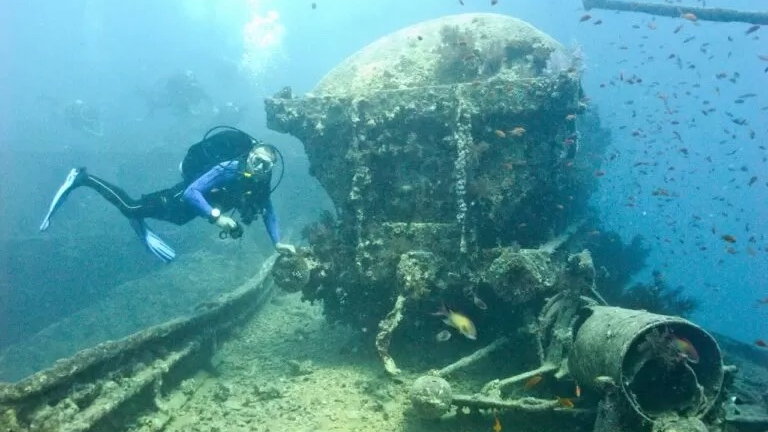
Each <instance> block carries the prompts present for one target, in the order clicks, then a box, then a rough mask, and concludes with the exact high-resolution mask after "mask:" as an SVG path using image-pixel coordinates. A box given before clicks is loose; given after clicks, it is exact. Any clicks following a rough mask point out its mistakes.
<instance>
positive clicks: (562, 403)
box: [557, 396, 576, 409]
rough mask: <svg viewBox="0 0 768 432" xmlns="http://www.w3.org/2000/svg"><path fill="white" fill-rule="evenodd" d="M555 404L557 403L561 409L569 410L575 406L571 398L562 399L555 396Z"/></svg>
mask: <svg viewBox="0 0 768 432" xmlns="http://www.w3.org/2000/svg"><path fill="white" fill-rule="evenodd" d="M557 403H559V404H560V406H561V407H563V408H569V409H570V408H573V407H575V406H576V405H575V404H574V403H573V401H572V400H571V398H564V397H560V396H557Z"/></svg>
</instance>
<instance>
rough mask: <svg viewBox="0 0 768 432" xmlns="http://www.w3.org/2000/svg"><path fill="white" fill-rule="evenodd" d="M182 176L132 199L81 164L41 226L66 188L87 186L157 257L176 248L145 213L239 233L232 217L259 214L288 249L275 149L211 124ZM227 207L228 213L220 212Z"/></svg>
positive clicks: (167, 256) (169, 255)
mask: <svg viewBox="0 0 768 432" xmlns="http://www.w3.org/2000/svg"><path fill="white" fill-rule="evenodd" d="M278 156H279V159H280V161H281V162H282V169H281V172H280V179H279V180H278V181H277V184H276V185H275V187H272V186H271V183H272V168H273V167H274V166H275V164H276V163H277V162H278ZM180 168H181V172H182V176H183V178H184V180H183V181H182V182H180V183H178V184H177V185H175V186H173V187H170V188H168V189H162V190H160V191H157V192H153V193H150V194H147V195H142V197H141V198H140V199H138V200H137V199H133V198H131V197H129V196H128V194H126V193H125V191H123V190H122V189H120V188H119V187H117V186H114V185H112V184H110V183H108V182H106V181H104V180H102V179H101V178H99V177H96V176H94V175H92V174H89V173H88V172H87V171H86V169H85V168H73V169H72V170H71V171H70V172H69V174H68V175H67V178H66V180H65V181H64V183H63V184H62V185H61V187H59V190H58V191H57V192H56V195H54V197H53V201H52V202H51V205H50V207H49V208H48V213H47V214H46V215H45V218H43V223H42V224H41V225H40V231H45V230H47V229H48V227H49V226H50V223H51V217H52V216H53V215H54V213H55V212H56V211H57V210H58V209H59V208H60V206H61V205H62V203H63V202H64V200H65V199H66V198H67V196H69V194H70V192H72V191H73V190H74V189H76V188H78V187H80V186H87V187H89V188H91V189H93V190H95V191H96V192H98V193H99V194H100V195H101V196H102V197H104V198H105V199H106V200H107V201H109V202H110V203H112V205H114V206H115V207H117V208H118V210H120V212H121V213H122V214H123V215H124V216H125V217H127V218H128V220H129V221H130V223H131V226H132V227H133V229H134V230H135V231H136V234H138V236H139V238H140V239H141V241H142V243H144V245H145V246H146V247H147V248H148V249H149V250H150V252H152V253H153V254H155V255H156V256H157V257H158V258H160V259H161V260H163V261H165V262H170V261H171V260H173V259H174V258H175V256H176V252H175V251H174V250H173V248H171V247H170V246H168V245H167V244H166V243H165V242H164V241H162V240H161V239H160V237H158V236H157V235H156V234H155V233H154V232H152V230H150V229H149V227H148V226H147V224H146V223H145V222H144V219H147V218H152V219H159V220H164V221H167V222H171V223H173V224H176V225H183V224H186V223H187V222H189V221H191V220H192V219H194V218H195V217H196V216H200V217H203V218H205V219H207V220H208V221H209V222H210V223H212V224H215V225H216V226H217V227H219V228H220V229H221V232H220V233H219V237H220V238H222V239H224V238H227V237H229V238H233V239H237V238H240V237H241V236H242V234H243V227H242V225H241V224H240V223H239V222H237V221H236V220H235V219H233V218H232V216H234V212H235V211H237V212H239V214H240V222H242V223H243V224H245V225H250V224H251V222H253V220H254V219H255V218H256V217H257V216H258V215H259V214H261V216H262V219H263V221H264V226H265V227H266V229H267V233H268V234H269V238H270V240H271V241H272V244H273V246H274V247H275V250H276V251H277V252H279V253H281V254H293V253H295V252H296V250H295V248H294V246H292V245H290V244H286V243H281V242H280V230H279V227H278V223H277V217H276V215H275V211H274V208H273V206H272V200H271V199H270V195H271V193H272V192H273V191H274V190H275V188H277V186H278V185H279V184H280V180H282V176H283V173H284V171H285V162H284V160H283V157H282V154H280V151H279V150H278V149H277V148H276V147H274V146H272V145H269V144H266V143H264V142H262V141H259V140H257V139H255V138H253V137H251V136H250V135H248V134H247V133H245V132H243V131H241V130H240V129H236V128H233V127H229V126H217V127H214V128H212V129H210V130H209V131H208V132H207V133H206V134H205V136H204V137H203V140H202V141H200V142H198V143H196V144H193V145H192V146H191V147H190V148H189V150H188V151H187V155H186V156H185V158H184V160H183V161H182V162H181V165H180ZM230 210H232V213H231V214H230V215H229V216H228V215H226V214H224V212H228V211H230Z"/></svg>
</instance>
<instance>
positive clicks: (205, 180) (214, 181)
mask: <svg viewBox="0 0 768 432" xmlns="http://www.w3.org/2000/svg"><path fill="white" fill-rule="evenodd" d="M237 165H238V164H237V161H230V162H222V163H220V164H218V165H216V166H214V167H213V168H211V169H210V170H209V171H208V172H207V173H205V174H203V175H202V176H200V177H199V178H198V179H197V180H195V181H193V182H192V183H190V185H189V186H187V188H186V189H185V190H184V195H183V196H182V198H183V200H184V202H186V203H187V204H189V205H191V206H192V207H194V208H195V209H196V210H197V212H198V214H199V215H200V216H201V217H204V218H206V219H209V218H210V217H211V211H212V210H213V206H211V204H210V203H209V202H208V200H206V199H205V194H206V193H208V192H210V191H211V189H213V188H216V187H220V186H223V185H226V184H228V183H231V182H232V181H233V180H235V179H236V177H237V172H238V171H237Z"/></svg>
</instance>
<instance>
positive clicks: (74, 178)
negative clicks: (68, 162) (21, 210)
mask: <svg viewBox="0 0 768 432" xmlns="http://www.w3.org/2000/svg"><path fill="white" fill-rule="evenodd" d="M85 176H86V173H85V168H72V169H71V170H70V171H69V174H67V178H66V179H65V180H64V183H63V184H62V185H61V186H59V190H57V191H56V195H54V196H53V200H52V201H51V205H50V206H49V207H48V213H46V214H45V217H44V218H43V223H41V224H40V231H45V230H47V229H48V227H49V226H50V225H51V217H52V216H53V214H54V213H55V212H56V210H58V209H59V207H60V206H61V205H62V204H63V203H64V200H65V199H66V198H67V196H68V195H69V193H70V192H72V189H75V188H76V187H78V186H80V181H81V179H82V178H84V177H85Z"/></svg>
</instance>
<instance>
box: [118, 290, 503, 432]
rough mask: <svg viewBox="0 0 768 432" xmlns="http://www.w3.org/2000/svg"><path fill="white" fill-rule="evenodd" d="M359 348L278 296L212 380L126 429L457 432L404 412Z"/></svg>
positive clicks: (397, 391) (316, 313) (186, 389)
mask: <svg viewBox="0 0 768 432" xmlns="http://www.w3.org/2000/svg"><path fill="white" fill-rule="evenodd" d="M361 344H362V342H361V341H360V338H359V337H357V336H355V335H353V334H352V332H350V331H349V330H347V329H344V328H343V327H339V326H331V325H329V324H328V323H326V322H325V320H324V318H323V317H322V315H321V310H320V308H319V307H318V306H312V305H310V304H308V303H304V302H301V301H300V300H299V296H298V295H278V296H277V297H275V298H274V299H273V300H272V301H271V302H270V303H269V304H267V305H266V306H265V307H264V309H262V310H261V311H260V312H259V313H258V314H257V315H256V316H255V317H254V319H252V320H251V322H249V323H248V324H247V325H246V326H245V327H244V328H242V329H241V330H240V331H239V332H238V333H237V334H235V335H234V336H233V337H232V338H231V339H230V340H228V341H227V342H225V343H222V345H221V346H219V350H218V352H217V354H216V357H215V358H214V360H213V363H214V364H215V365H216V374H211V373H200V374H198V375H197V376H196V377H194V378H191V379H188V380H186V381H184V382H183V383H182V385H181V386H180V387H179V388H178V389H176V390H174V392H173V393H172V394H170V395H167V397H166V398H163V400H162V401H159V404H158V405H159V406H160V407H161V410H160V411H159V412H158V413H155V414H153V415H152V416H147V417H144V418H142V419H140V420H139V421H138V423H137V424H136V425H134V427H133V428H132V429H131V430H132V431H150V430H162V431H173V432H175V431H179V432H181V431H185V432H189V431H200V432H202V431H206V432H209V431H222V432H223V431H232V432H239V431H243V432H245V431H253V432H262V431H263V432H266V431H294V432H303V431H307V432H308V431H422V430H423V431H433V430H434V431H437V430H441V431H445V430H458V429H453V428H449V427H447V426H448V424H442V425H441V424H440V423H445V422H435V421H422V420H419V419H415V418H413V416H412V415H408V408H409V402H408V397H407V393H408V388H407V385H406V384H402V383H398V382H395V381H393V380H392V379H390V378H389V377H387V376H386V375H385V374H384V372H383V368H382V366H381V363H380V362H379V360H378V358H376V357H375V356H374V355H373V353H371V352H370V350H360V349H358V346H360V345H361ZM363 351H365V352H363ZM406 381H410V380H406ZM488 428H490V424H488V425H487V426H486V428H484V429H479V430H489V429H488ZM473 430H478V429H473Z"/></svg>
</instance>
